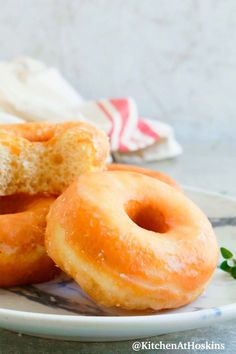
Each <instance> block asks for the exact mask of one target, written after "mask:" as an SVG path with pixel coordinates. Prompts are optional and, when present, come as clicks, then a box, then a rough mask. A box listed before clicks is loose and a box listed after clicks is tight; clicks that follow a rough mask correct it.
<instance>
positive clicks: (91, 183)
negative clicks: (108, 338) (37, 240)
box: [46, 171, 218, 310]
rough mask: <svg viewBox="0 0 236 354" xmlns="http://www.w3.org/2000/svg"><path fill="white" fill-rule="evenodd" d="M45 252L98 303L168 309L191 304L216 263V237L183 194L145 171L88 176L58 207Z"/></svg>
mask: <svg viewBox="0 0 236 354" xmlns="http://www.w3.org/2000/svg"><path fill="white" fill-rule="evenodd" d="M46 249H47V251H48V254H49V256H50V257H51V258H52V259H53V260H54V261H55V263H56V264H57V265H58V266H59V267H60V268H61V269H62V270H64V271H65V272H66V273H67V274H69V275H70V276H71V277H72V278H74V279H75V281H76V282H77V283H78V284H79V285H80V286H81V287H82V288H83V289H84V290H85V291H86V292H87V293H88V294H89V295H90V296H91V297H92V298H93V299H94V300H95V301H97V302H98V303H100V304H102V305H105V306H120V307H122V308H125V309H136V310H141V309H148V308H151V309H155V310H160V309H168V308H176V307H179V306H182V305H185V304H187V303H189V302H191V301H193V300H194V299H195V298H196V297H197V296H199V295H200V294H201V293H202V292H203V290H204V289H205V287H206V285H207V283H208V282H209V280H210V278H211V276H212V274H213V272H214V270H215V268H216V264H217V259H218V247H217V242H216V238H215V235H214V232H213V230H212V227H211V225H210V223H209V221H208V219H207V217H206V216H205V215H204V214H203V213H202V211H201V210H200V209H199V208H198V207H197V206H196V205H195V204H193V202H191V201H190V200H189V199H188V198H187V197H186V196H184V195H183V193H180V192H179V191H177V190H175V189H174V188H172V187H170V186H168V185H167V184H165V183H162V182H160V181H158V180H156V179H154V178H151V177H147V176H145V175H142V174H140V173H133V172H124V171H106V172H98V173H88V174H85V175H82V176H80V177H79V178H77V180H76V181H75V182H74V183H73V184H72V185H71V186H70V187H69V188H68V189H67V190H66V191H65V192H64V193H63V194H62V195H61V196H60V197H59V198H58V199H57V200H56V201H55V203H53V205H52V207H51V209H50V212H49V215H48V218H47V229H46Z"/></svg>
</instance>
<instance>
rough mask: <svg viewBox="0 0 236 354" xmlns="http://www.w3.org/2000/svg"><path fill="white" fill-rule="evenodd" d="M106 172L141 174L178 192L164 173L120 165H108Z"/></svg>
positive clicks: (176, 185)
mask: <svg viewBox="0 0 236 354" xmlns="http://www.w3.org/2000/svg"><path fill="white" fill-rule="evenodd" d="M107 170H108V171H130V172H137V173H141V174H142V175H146V176H149V177H153V178H156V179H159V180H160V181H161V182H164V183H167V184H169V185H170V186H172V187H174V188H176V189H179V190H180V187H179V186H178V184H177V183H176V182H175V181H174V180H173V178H171V177H170V176H167V175H166V174H165V173H163V172H160V171H154V170H151V169H149V168H144V167H140V166H135V165H127V164H121V163H111V164H108V165H107Z"/></svg>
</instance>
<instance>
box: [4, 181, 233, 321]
mask: <svg viewBox="0 0 236 354" xmlns="http://www.w3.org/2000/svg"><path fill="white" fill-rule="evenodd" d="M181 187H182V188H183V189H184V190H186V191H190V192H198V193H202V194H205V195H209V196H215V197H220V198H223V199H228V200H231V201H233V202H235V203H236V197H231V196H228V195H224V194H221V193H219V192H215V191H207V190H205V189H202V188H198V187H192V186H188V185H184V186H181ZM3 290H5V291H7V289H3ZM183 307H184V306H183ZM0 316H5V319H16V318H17V319H18V320H19V319H25V318H27V319H30V320H31V321H39V320H47V321H49V322H50V323H53V322H55V321H56V322H57V323H59V322H63V323H64V322H65V321H67V322H70V323H74V324H79V323H82V324H86V323H90V324H94V325H97V324H105V323H106V324H108V325H109V324H114V323H117V324H120V323H123V322H124V321H125V322H126V323H127V324H129V323H132V325H134V324H135V323H136V322H137V324H138V323H139V321H135V320H137V319H139V318H140V319H141V320H142V323H143V324H144V323H149V324H150V322H155V323H156V322H159V321H161V322H162V323H163V322H165V323H168V322H170V320H174V321H176V319H178V320H184V321H185V322H186V320H187V322H189V321H193V320H197V319H200V318H202V319H211V318H213V317H214V318H215V319H217V318H218V319H221V320H222V319H225V320H226V319H231V318H234V317H236V301H235V302H233V303H231V304H227V305H222V306H217V307H216V306H215V307H209V308H206V309H202V310H197V311H187V312H180V313H165V314H161V312H159V313H155V314H151V315H150V314H149V315H136V316H135V315H130V316H129V315H127V316H87V315H60V314H48V313H40V312H27V311H21V310H12V309H3V308H1V307H0ZM157 319H158V321H157ZM0 322H1V320H0Z"/></svg>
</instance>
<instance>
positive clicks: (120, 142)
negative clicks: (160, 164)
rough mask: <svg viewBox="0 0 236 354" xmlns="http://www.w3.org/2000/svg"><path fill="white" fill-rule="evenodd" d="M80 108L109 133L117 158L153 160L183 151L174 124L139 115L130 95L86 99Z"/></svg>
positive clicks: (90, 119) (84, 114)
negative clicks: (94, 99)
mask: <svg viewBox="0 0 236 354" xmlns="http://www.w3.org/2000/svg"><path fill="white" fill-rule="evenodd" d="M80 112H81V113H82V115H83V116H84V117H85V118H86V120H89V121H90V122H92V123H94V124H95V125H96V126H98V127H100V128H101V129H103V130H104V131H105V132H106V133H107V134H108V136H109V138H110V144H111V151H112V152H113V156H114V157H115V158H116V159H117V160H123V161H126V162H130V161H131V160H132V161H133V162H142V161H153V160H160V159H164V158H169V157H174V156H177V155H179V154H180V153H181V147H180V145H179V144H178V143H177V142H176V140H175V138H174V133H173V130H172V128H171V127H170V126H169V125H166V124H164V123H161V122H159V121H156V120H150V119H147V118H141V117H139V115H138V111H137V106H136V103H135V101H134V100H133V99H131V98H119V99H118V98H112V99H102V100H98V101H87V102H86V101H84V102H83V103H81V105H80Z"/></svg>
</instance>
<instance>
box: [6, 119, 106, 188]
mask: <svg viewBox="0 0 236 354" xmlns="http://www.w3.org/2000/svg"><path fill="white" fill-rule="evenodd" d="M108 153H109V144H108V139H107V137H106V135H105V134H104V133H103V132H102V131H100V130H98V129H97V128H95V127H93V126H91V125H89V124H87V123H84V122H67V123H62V124H50V123H26V124H11V125H0V166H1V167H0V195H12V194H16V193H28V194H37V193H41V192H42V193H48V194H56V195H58V194H60V193H61V192H62V191H63V190H65V188H66V187H68V186H69V184H70V183H71V182H72V181H73V180H74V179H75V177H77V176H79V175H80V174H82V173H84V172H89V171H98V170H102V169H103V168H104V166H105V162H106V159H107V156H108Z"/></svg>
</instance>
